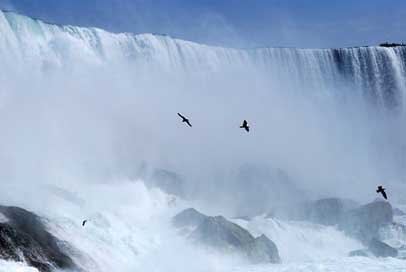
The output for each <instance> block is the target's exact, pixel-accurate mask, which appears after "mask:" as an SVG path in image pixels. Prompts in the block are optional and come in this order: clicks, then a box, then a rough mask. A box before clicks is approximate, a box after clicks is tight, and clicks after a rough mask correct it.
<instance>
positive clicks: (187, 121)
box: [178, 112, 192, 127]
mask: <svg viewBox="0 0 406 272" xmlns="http://www.w3.org/2000/svg"><path fill="white" fill-rule="evenodd" d="M178 115H179V117H180V118H182V122H185V123H186V124H188V125H189V127H192V124H190V122H189V119H187V118H186V117H185V116H183V115H182V114H180V113H179V112H178Z"/></svg>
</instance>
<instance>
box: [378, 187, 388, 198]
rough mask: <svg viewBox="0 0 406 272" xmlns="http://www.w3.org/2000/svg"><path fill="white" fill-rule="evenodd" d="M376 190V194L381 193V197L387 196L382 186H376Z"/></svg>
mask: <svg viewBox="0 0 406 272" xmlns="http://www.w3.org/2000/svg"><path fill="white" fill-rule="evenodd" d="M376 192H377V193H378V194H379V193H381V194H382V196H383V198H385V199H388V196H387V195H386V193H385V188H383V187H382V186H378V190H376Z"/></svg>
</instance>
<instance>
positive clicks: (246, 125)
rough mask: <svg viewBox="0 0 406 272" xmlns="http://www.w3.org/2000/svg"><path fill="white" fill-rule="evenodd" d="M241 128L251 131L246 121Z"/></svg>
mask: <svg viewBox="0 0 406 272" xmlns="http://www.w3.org/2000/svg"><path fill="white" fill-rule="evenodd" d="M240 128H244V129H245V130H246V131H247V132H249V131H250V127H249V126H248V122H247V120H244V122H243V123H242V126H240Z"/></svg>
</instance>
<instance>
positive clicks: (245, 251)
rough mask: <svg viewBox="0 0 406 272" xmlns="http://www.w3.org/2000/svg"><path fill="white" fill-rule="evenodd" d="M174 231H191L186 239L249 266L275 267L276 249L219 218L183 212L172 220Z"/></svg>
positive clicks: (190, 211)
mask: <svg viewBox="0 0 406 272" xmlns="http://www.w3.org/2000/svg"><path fill="white" fill-rule="evenodd" d="M173 223H174V225H175V226H177V227H188V228H190V227H193V228H194V229H193V231H192V232H191V233H190V234H189V235H188V238H189V239H191V240H193V241H195V242H199V243H201V244H204V245H206V246H209V247H212V248H215V249H218V250H222V251H225V252H231V253H240V254H242V255H244V256H246V257H248V259H249V260H251V261H252V262H253V263H263V262H271V263H279V262H280V257H279V252H278V249H277V247H276V245H275V244H274V243H273V242H272V241H271V240H269V239H268V238H267V237H266V236H265V235H261V236H259V237H257V238H255V237H254V236H252V235H251V234H250V233H249V232H248V231H247V230H245V229H244V228H242V227H241V226H239V225H237V224H235V223H232V222H230V221H228V220H227V219H225V218H224V217H223V216H206V215H203V214H201V213H199V212H198V211H196V210H195V209H187V210H185V211H183V212H181V213H179V214H178V215H177V216H175V217H174V219H173Z"/></svg>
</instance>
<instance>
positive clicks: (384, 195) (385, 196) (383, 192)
mask: <svg viewBox="0 0 406 272" xmlns="http://www.w3.org/2000/svg"><path fill="white" fill-rule="evenodd" d="M382 195H383V197H384V198H385V199H388V196H387V195H386V193H385V191H383V190H382Z"/></svg>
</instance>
